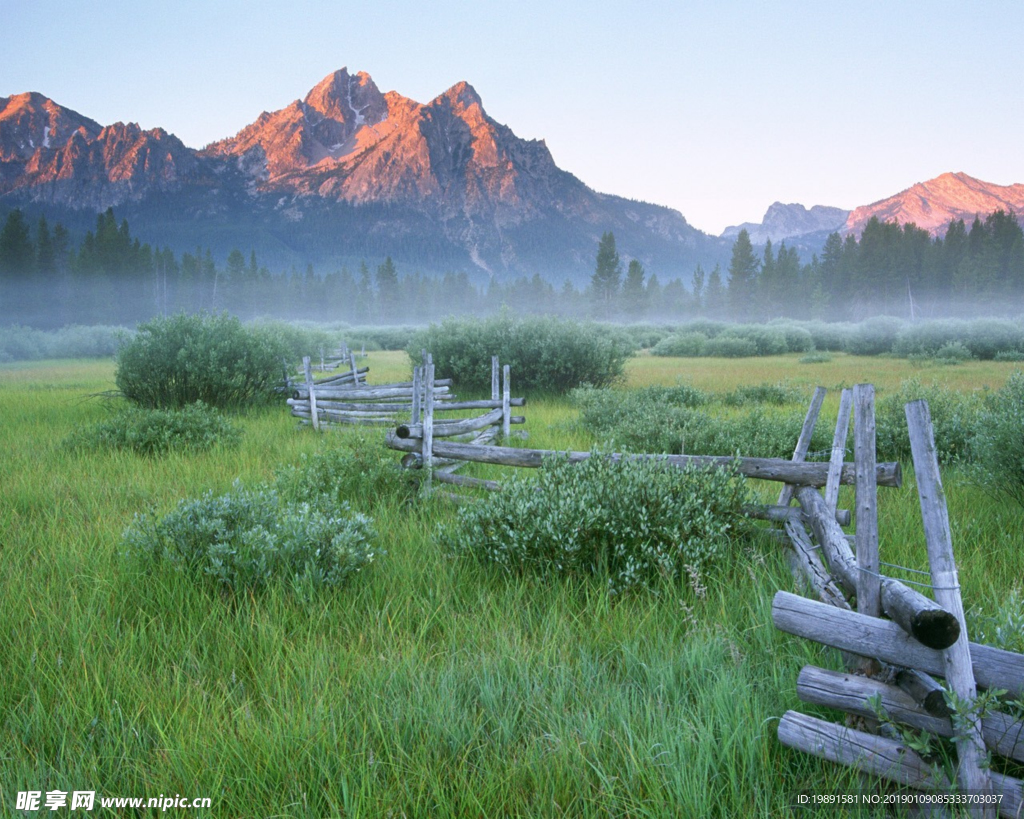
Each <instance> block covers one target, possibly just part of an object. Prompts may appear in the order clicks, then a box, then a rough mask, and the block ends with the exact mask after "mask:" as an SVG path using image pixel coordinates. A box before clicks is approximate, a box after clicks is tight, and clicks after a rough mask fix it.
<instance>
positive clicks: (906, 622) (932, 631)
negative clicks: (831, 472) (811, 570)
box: [796, 487, 960, 648]
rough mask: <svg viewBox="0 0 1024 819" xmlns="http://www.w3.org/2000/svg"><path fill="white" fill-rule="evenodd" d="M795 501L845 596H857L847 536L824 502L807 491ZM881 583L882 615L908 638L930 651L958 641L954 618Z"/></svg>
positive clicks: (892, 583)
mask: <svg viewBox="0 0 1024 819" xmlns="http://www.w3.org/2000/svg"><path fill="white" fill-rule="evenodd" d="M796 497H797V500H798V501H799V502H800V508H801V509H803V511H804V515H805V517H806V520H807V522H808V524H810V526H811V529H812V530H813V531H814V536H815V538H817V541H818V544H819V545H820V546H821V547H822V550H823V551H824V552H825V556H826V558H827V559H828V565H829V568H830V569H831V570H832V573H833V574H834V575H835V577H836V579H837V580H838V581H839V583H840V585H841V586H842V587H843V588H844V589H845V590H846V593H847V594H856V593H857V586H858V584H857V577H858V575H859V573H860V569H859V568H858V566H857V560H856V558H854V556H853V552H852V551H851V550H850V545H849V541H848V540H847V539H846V533H845V532H843V530H842V529H840V528H839V524H837V523H836V522H835V516H834V514H833V513H832V511H831V510H830V509H829V508H828V504H827V503H826V502H825V499H824V498H823V497H822V496H821V495H819V494H818V493H817V492H816V491H815V490H813V489H811V488H809V487H802V488H800V489H798V490H797V492H796ZM880 580H881V606H882V611H884V612H885V613H886V614H887V615H888V616H889V617H890V618H891V619H892V620H894V621H895V622H897V623H899V624H900V626H901V627H902V628H903V629H904V630H905V631H906V632H907V633H908V634H911V635H913V636H914V637H915V638H916V639H917V640H919V641H920V642H921V643H923V644H924V645H926V646H928V647H929V648H948V647H949V646H951V645H953V643H955V642H956V641H957V639H958V638H959V637H960V623H959V621H958V620H957V618H956V617H955V616H954V615H953V614H951V613H950V612H948V611H946V610H945V609H944V608H942V607H941V606H940V605H939V604H938V603H936V602H935V601H934V600H932V599H930V598H928V597H925V596H924V595H923V594H921V593H920V592H917V591H914V590H913V589H911V588H910V587H908V586H906V585H904V584H903V583H900V582H899V581H898V580H893V579H892V578H889V577H881V578H880Z"/></svg>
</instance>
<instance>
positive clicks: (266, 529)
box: [124, 431, 410, 598]
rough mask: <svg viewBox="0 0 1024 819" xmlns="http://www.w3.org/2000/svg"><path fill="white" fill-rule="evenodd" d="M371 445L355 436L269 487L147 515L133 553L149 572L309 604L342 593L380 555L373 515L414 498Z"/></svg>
mask: <svg viewBox="0 0 1024 819" xmlns="http://www.w3.org/2000/svg"><path fill="white" fill-rule="evenodd" d="M372 443H377V444H379V442H372ZM370 444H371V442H370V441H369V440H368V437H367V436H366V435H362V434H359V433H358V431H356V434H354V435H353V436H351V437H349V436H346V437H345V438H344V439H341V440H340V441H338V442H332V445H331V446H329V447H325V448H324V449H322V450H320V451H318V452H316V453H314V454H313V455H309V456H305V457H303V458H302V460H301V461H300V462H299V463H298V464H294V465H290V466H284V467H282V468H280V469H278V470H277V472H276V474H275V479H274V481H273V482H272V483H270V484H258V485H255V486H252V487H246V486H243V485H242V484H241V483H238V482H236V483H235V485H234V486H233V487H232V489H231V490H230V491H229V492H226V493H224V494H221V495H216V494H214V493H212V492H208V493H205V494H204V495H202V496H201V497H199V498H192V499H185V500H182V501H180V502H179V503H178V505H177V506H176V507H175V508H174V509H173V510H171V511H170V512H169V513H167V514H166V515H162V516H160V515H156V514H152V513H151V514H147V515H139V516H137V517H136V518H135V520H134V522H133V523H132V525H131V526H130V527H129V528H128V530H127V531H126V532H125V534H124V545H125V548H126V552H127V554H128V556H129V557H130V558H132V559H133V560H135V561H137V563H138V565H140V566H141V567H142V568H143V569H144V570H146V571H150V572H153V571H158V570H160V569H161V568H162V567H170V568H172V569H173V570H176V571H179V572H182V573H184V574H187V575H189V576H190V577H191V578H193V579H194V580H196V581H197V582H205V581H210V580H212V581H213V582H215V584H216V585H218V586H220V587H222V588H224V589H225V590H230V591H234V592H238V591H258V590H261V589H264V588H267V587H269V586H272V585H273V586H283V587H285V588H286V589H288V590H291V591H293V592H295V593H297V594H299V595H300V596H301V597H304V598H308V597H309V596H310V595H312V594H314V593H315V592H316V591H318V590H319V589H323V588H329V587H336V586H340V585H342V584H343V583H344V582H345V581H347V580H348V579H349V578H350V577H352V576H353V575H355V574H357V573H358V572H360V571H361V570H362V569H363V568H365V567H366V566H368V565H369V564H370V563H372V562H374V560H376V559H377V558H378V557H379V556H380V555H381V554H382V551H381V550H380V549H379V548H378V547H377V546H376V537H377V536H376V533H375V530H374V526H373V518H372V517H370V515H369V514H366V513H367V512H371V511H373V512H376V511H378V510H379V509H380V508H381V506H382V505H383V504H387V503H389V502H392V503H395V502H401V501H403V500H405V499H407V498H408V497H409V496H410V491H409V485H408V483H407V479H406V477H405V476H404V475H403V474H402V471H401V470H400V468H399V467H398V465H397V464H396V463H395V461H394V459H392V458H390V457H389V455H390V453H388V451H387V450H385V449H384V448H383V447H381V446H379V445H378V446H371V445H370Z"/></svg>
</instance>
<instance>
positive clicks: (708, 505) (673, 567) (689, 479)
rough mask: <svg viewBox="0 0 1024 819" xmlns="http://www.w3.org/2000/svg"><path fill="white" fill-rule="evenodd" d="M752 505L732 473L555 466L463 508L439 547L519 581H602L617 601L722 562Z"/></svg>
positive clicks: (607, 464)
mask: <svg viewBox="0 0 1024 819" xmlns="http://www.w3.org/2000/svg"><path fill="white" fill-rule="evenodd" d="M745 500H746V488H745V484H744V482H743V479H742V478H739V477H737V476H735V475H734V474H733V473H732V471H731V470H729V469H701V468H693V467H690V468H686V469H680V468H678V467H675V466H671V465H669V464H666V463H664V462H663V461H657V460H643V461H641V460H628V459H623V460H619V461H613V460H612V459H610V458H607V457H604V456H601V455H599V454H598V455H594V456H592V457H590V458H588V459H587V460H585V461H583V462H582V463H576V464H574V463H570V462H569V460H568V459H567V458H564V457H555V458H552V459H550V460H548V461H547V462H546V463H545V464H544V465H543V467H542V468H541V469H540V470H538V474H537V475H536V477H535V478H534V477H522V476H516V477H515V478H513V480H511V481H510V482H509V483H508V484H506V486H505V488H504V489H503V491H502V492H499V493H495V494H493V495H490V496H488V497H487V498H486V499H485V500H483V501H481V502H480V503H478V504H475V505H473V506H468V507H464V508H463V509H461V510H460V511H459V515H458V518H457V520H456V522H455V523H453V524H452V525H450V526H449V527H447V528H445V529H443V530H442V532H441V542H442V544H443V545H445V546H446V548H447V549H448V550H449V551H451V552H453V553H455V554H458V555H465V556H469V557H473V558H476V559H477V560H480V561H481V562H483V563H487V564H493V565H496V566H499V567H501V568H502V569H504V570H506V571H508V572H510V573H513V574H520V573H527V572H528V573H534V574H539V575H541V576H555V577H559V576H561V577H565V576H568V577H573V576H576V577H579V576H590V575H597V576H598V577H600V578H602V579H606V581H607V584H608V589H609V591H610V592H612V593H613V594H620V593H622V592H626V591H629V590H631V589H640V588H656V587H657V586H658V585H659V584H660V583H661V582H663V581H665V580H669V581H678V580H679V579H680V578H683V577H685V576H686V574H687V573H688V572H692V573H696V574H699V573H701V572H704V571H705V570H706V569H708V568H709V567H711V566H713V565H714V564H715V563H716V562H717V561H719V560H720V559H722V558H723V557H725V556H726V554H728V551H729V549H730V546H731V538H732V537H733V533H734V529H735V527H736V526H737V524H738V522H739V521H740V520H742V516H741V514H740V510H741V508H742V506H743V504H744V502H745Z"/></svg>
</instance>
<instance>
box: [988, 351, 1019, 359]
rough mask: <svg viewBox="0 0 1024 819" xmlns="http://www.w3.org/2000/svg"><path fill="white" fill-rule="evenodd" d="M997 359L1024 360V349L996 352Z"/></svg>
mask: <svg viewBox="0 0 1024 819" xmlns="http://www.w3.org/2000/svg"><path fill="white" fill-rule="evenodd" d="M995 360H996V361H1024V350H1003V351H1002V352H999V353H996V355H995Z"/></svg>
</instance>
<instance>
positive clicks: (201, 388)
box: [114, 313, 289, 409]
mask: <svg viewBox="0 0 1024 819" xmlns="http://www.w3.org/2000/svg"><path fill="white" fill-rule="evenodd" d="M288 352H289V350H288V345H287V344H285V342H284V341H283V339H282V337H281V336H280V335H279V334H278V333H277V332H275V331H274V330H273V328H269V327H267V328H261V327H246V326H244V325H243V324H242V322H240V321H239V320H238V319H237V318H233V317H231V316H228V315H227V314H220V315H209V314H194V315H186V314H185V313H179V314H177V315H174V316H166V317H165V316H160V317H157V318H154V319H152V320H151V321H148V322H146V323H145V324H140V325H139V328H138V332H137V333H136V335H135V337H134V338H133V339H132V340H131V341H129V342H128V343H127V344H125V345H124V346H123V347H121V349H120V350H118V353H117V372H116V374H115V377H114V380H115V382H116V384H117V388H118V390H120V392H121V394H122V395H123V396H124V397H125V398H127V399H128V400H129V401H131V402H132V403H133V404H137V405H138V406H140V407H148V408H150V409H174V408H180V407H184V406H188V405H189V404H194V403H195V402H196V401H202V402H203V403H204V404H206V405H207V406H210V407H217V408H219V409H225V408H236V407H242V406H246V405H248V404H253V403H260V402H267V401H269V400H271V399H272V398H273V397H274V388H275V387H276V386H278V385H279V384H280V383H281V380H282V360H284V359H285V358H286V357H287V355H288Z"/></svg>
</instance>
